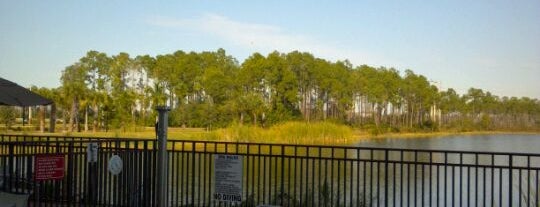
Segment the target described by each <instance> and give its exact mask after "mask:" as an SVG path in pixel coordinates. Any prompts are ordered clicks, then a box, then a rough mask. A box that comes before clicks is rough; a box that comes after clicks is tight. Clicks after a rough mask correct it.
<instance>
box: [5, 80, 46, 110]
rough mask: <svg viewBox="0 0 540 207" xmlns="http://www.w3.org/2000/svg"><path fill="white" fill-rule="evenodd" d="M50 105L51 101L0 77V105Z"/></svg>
mask: <svg viewBox="0 0 540 207" xmlns="http://www.w3.org/2000/svg"><path fill="white" fill-rule="evenodd" d="M52 103H53V101H51V100H49V99H47V98H44V97H43V96H40V95H38V94H36V93H34V92H32V91H30V90H28V89H26V88H24V87H22V86H20V85H18V84H16V83H14V82H11V81H8V80H6V79H3V78H1V77H0V105H8V106H37V105H49V104H52Z"/></svg>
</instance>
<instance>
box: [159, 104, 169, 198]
mask: <svg viewBox="0 0 540 207" xmlns="http://www.w3.org/2000/svg"><path fill="white" fill-rule="evenodd" d="M156 110H157V111H158V126H157V136H158V137H157V140H158V163H157V164H158V166H157V171H158V177H157V178H158V182H157V184H158V186H157V196H156V197H157V204H158V205H157V206H159V207H165V206H167V172H168V171H167V169H168V165H167V127H168V125H169V123H168V122H167V120H168V117H167V115H168V113H169V111H170V108H169V107H166V106H158V107H157V108H156Z"/></svg>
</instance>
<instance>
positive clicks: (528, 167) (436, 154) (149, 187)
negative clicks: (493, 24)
mask: <svg viewBox="0 0 540 207" xmlns="http://www.w3.org/2000/svg"><path fill="white" fill-rule="evenodd" d="M0 139H1V140H0V174H1V175H2V177H1V180H0V190H1V191H6V192H14V193H27V194H31V199H32V200H33V204H35V205H40V204H43V203H48V204H55V205H68V204H69V205H71V204H73V205H83V204H84V205H99V206H152V205H155V203H156V195H155V192H156V185H157V184H156V177H157V174H156V166H157V162H156V158H157V153H156V149H155V146H157V143H156V141H155V140H153V139H111V138H104V139H93V138H80V137H42V136H15V135H2V136H1V138H0ZM89 143H98V145H99V154H98V162H97V163H95V164H92V163H88V162H87V157H86V156H87V155H86V146H87V145H88V144H89ZM167 148H168V179H167V180H168V184H167V196H168V198H167V201H168V204H169V205H170V206H227V205H228V204H226V203H220V202H217V201H215V200H214V199H213V196H212V195H213V192H214V186H213V185H214V176H215V175H214V164H215V163H214V155H216V154H231V155H241V156H242V157H243V170H242V174H243V176H242V180H243V182H242V194H243V195H242V203H237V204H235V205H239V206H258V205H278V206H458V205H459V206H538V204H539V194H538V193H539V187H540V186H539V176H540V174H539V172H540V154H532V153H504V152H471V151H450V150H424V149H394V148H373V147H347V146H317V145H289V144H265V143H231V142H213V141H186V140H169V141H168V146H167ZM36 154H60V155H64V156H65V158H66V175H65V177H64V178H63V179H62V180H59V181H44V182H35V181H33V174H34V169H33V162H34V160H35V155H36ZM112 155H118V156H120V157H121V158H122V160H123V171H122V172H121V173H120V174H119V175H112V174H110V173H109V172H108V171H107V162H108V159H109V158H110V157H111V156H112ZM23 181H24V182H23ZM37 192H39V193H37Z"/></svg>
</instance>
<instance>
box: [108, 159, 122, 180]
mask: <svg viewBox="0 0 540 207" xmlns="http://www.w3.org/2000/svg"><path fill="white" fill-rule="evenodd" d="M123 165H124V164H123V162H122V158H120V156H118V155H113V156H112V157H111V159H109V164H108V165H107V169H108V170H109V172H111V173H112V174H113V175H118V174H120V172H122V167H123Z"/></svg>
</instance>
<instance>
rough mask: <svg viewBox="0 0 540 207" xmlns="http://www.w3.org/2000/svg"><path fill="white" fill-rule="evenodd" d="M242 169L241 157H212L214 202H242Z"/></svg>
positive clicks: (220, 155) (218, 155)
mask: <svg viewBox="0 0 540 207" xmlns="http://www.w3.org/2000/svg"><path fill="white" fill-rule="evenodd" d="M242 169H243V162H242V156H240V155H224V154H217V155H214V172H215V173H214V180H215V182H214V200H216V201H225V202H234V203H236V202H238V203H239V202H242Z"/></svg>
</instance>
